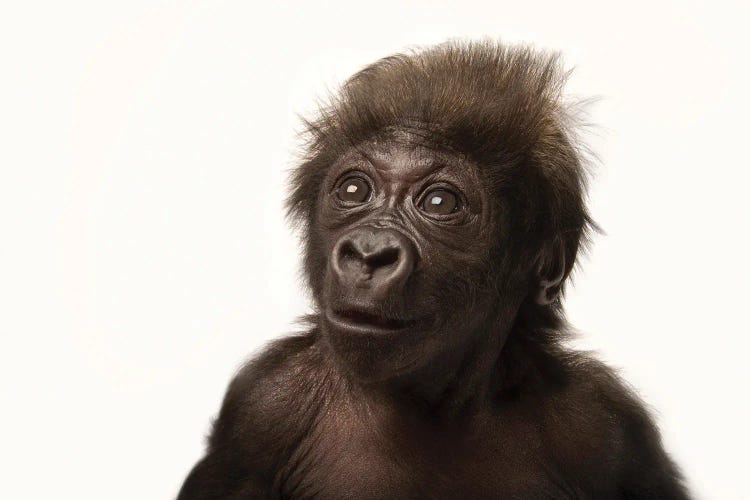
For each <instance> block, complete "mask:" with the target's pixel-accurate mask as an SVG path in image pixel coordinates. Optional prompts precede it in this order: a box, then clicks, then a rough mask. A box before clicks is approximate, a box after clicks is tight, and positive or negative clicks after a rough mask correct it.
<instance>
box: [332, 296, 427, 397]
mask: <svg viewBox="0 0 750 500" xmlns="http://www.w3.org/2000/svg"><path fill="white" fill-rule="evenodd" d="M432 323H433V322H432V321H430V320H429V319H426V318H425V319H419V320H418V319H414V320H401V319H390V318H387V317H385V316H382V315H379V314H377V313H371V312H367V311H364V310H362V309H351V308H345V309H340V310H338V311H336V310H335V309H332V308H330V307H329V308H327V310H326V313H325V314H324V318H323V322H322V325H321V326H322V334H323V337H324V338H325V340H326V341H327V342H328V344H329V345H330V346H331V348H332V351H333V352H334V354H335V355H336V358H337V360H338V362H339V364H340V366H342V367H344V368H345V369H346V370H347V371H348V372H349V374H350V375H352V376H353V377H354V378H356V379H357V380H359V381H361V382H378V381H383V380H386V379H389V378H393V377H397V376H399V375H404V374H406V373H408V372H410V371H412V370H415V369H418V368H419V367H420V366H422V365H423V364H425V363H427V362H428V361H429V354H430V353H431V351H432V350H433V349H434V347H437V345H435V346H434V347H433V348H432V349H431V348H430V345H433V344H437V343H436V342H434V341H433V340H432V337H433V336H434V333H433V332H434V329H433V328H432Z"/></svg>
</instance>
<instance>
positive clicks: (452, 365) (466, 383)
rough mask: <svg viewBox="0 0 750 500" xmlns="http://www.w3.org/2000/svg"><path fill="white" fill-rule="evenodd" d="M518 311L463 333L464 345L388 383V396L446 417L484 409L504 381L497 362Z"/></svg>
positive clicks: (386, 389)
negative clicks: (500, 375)
mask: <svg viewBox="0 0 750 500" xmlns="http://www.w3.org/2000/svg"><path fill="white" fill-rule="evenodd" d="M515 316H516V314H515V311H514V312H512V313H509V314H508V313H506V314H498V315H497V316H495V317H494V318H492V319H491V320H488V321H485V322H483V323H482V324H480V325H477V326H476V327H475V328H474V329H473V330H472V331H469V332H464V335H463V336H462V338H463V342H462V343H461V344H459V345H458V346H453V347H452V348H449V349H446V350H445V351H444V352H442V353H441V354H440V355H438V356H437V357H435V358H433V359H432V360H430V362H428V363H427V364H425V365H424V366H423V367H421V368H419V369H417V370H415V371H413V372H410V373H408V374H405V375H400V376H398V377H396V378H394V379H391V380H389V381H388V382H387V383H386V384H384V386H383V387H382V389H384V392H385V394H387V395H389V396H390V397H393V398H395V399H398V400H399V401H401V402H403V403H405V404H407V405H414V406H416V407H417V408H421V409H423V410H424V411H426V412H429V413H430V414H431V415H438V416H444V417H451V416H457V415H459V414H466V413H471V412H472V411H474V410H477V409H479V408H481V407H482V405H483V403H484V402H486V401H488V398H489V397H490V396H491V395H492V394H493V393H494V392H495V390H496V389H497V388H498V385H499V384H502V382H503V381H502V380H499V376H498V370H497V365H498V360H499V359H500V357H501V353H502V351H503V348H504V346H505V344H506V340H507V339H508V337H509V335H510V334H511V330H512V329H513V328H514V321H515Z"/></svg>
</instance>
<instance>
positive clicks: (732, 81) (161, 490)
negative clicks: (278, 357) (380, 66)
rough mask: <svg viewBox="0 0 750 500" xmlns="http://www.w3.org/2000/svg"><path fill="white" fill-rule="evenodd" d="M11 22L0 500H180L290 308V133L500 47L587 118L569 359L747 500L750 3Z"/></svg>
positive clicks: (178, 9)
mask: <svg viewBox="0 0 750 500" xmlns="http://www.w3.org/2000/svg"><path fill="white" fill-rule="evenodd" d="M15 3H16V5H18V6H20V5H22V7H13V8H9V7H7V6H6V7H3V8H2V11H0V63H1V64H2V66H1V68H2V76H1V78H0V408H2V410H1V412H0V419H1V420H0V471H1V472H0V476H1V477H2V479H1V480H0V497H2V498H7V499H16V498H37V499H41V498H70V499H101V498H106V499H134V498H137V499H151V498H153V499H163V498H171V497H172V496H173V495H174V494H176V492H177V490H178V488H179V486H180V484H181V481H182V480H183V478H184V477H185V475H186V474H187V472H188V470H189V468H190V467H191V466H192V465H193V463H194V462H195V461H196V460H197V459H198V458H199V456H200V455H201V453H202V446H203V437H204V435H205V433H206V432H207V431H208V428H209V420H210V418H211V417H212V416H213V415H214V414H215V413H216V411H217V410H218V407H219V404H220V400H221V398H222V396H223V392H224V389H225V387H226V384H227V382H228V380H229V379H230V377H231V375H232V373H233V372H234V370H235V369H236V368H237V367H238V366H239V364H240V363H241V362H242V360H243V359H245V358H246V357H247V356H248V355H249V354H250V353H252V352H254V351H257V349H259V348H260V347H261V346H262V345H263V343H264V342H266V341H267V340H269V339H271V338H274V337H277V336H280V335H282V334H284V333H287V332H291V331H293V330H294V329H295V326H294V324H293V320H294V318H295V317H296V316H298V315H299V314H301V313H303V312H305V311H306V310H307V298H306V296H305V294H304V292H303V291H302V290H301V285H300V279H299V271H298V270H299V268H298V244H297V241H296V240H295V238H294V237H293V236H292V234H291V233H290V231H289V230H288V228H287V226H286V225H285V222H284V218H283V208H282V200H283V198H284V196H285V176H286V173H287V172H288V169H289V168H290V167H291V166H292V165H293V164H294V158H295V154H296V153H298V147H299V142H298V141H297V139H296V137H295V133H296V132H298V131H299V130H300V122H299V120H298V116H297V114H298V113H301V114H303V115H306V116H309V114H310V112H312V111H313V110H314V109H315V102H316V98H318V97H323V96H325V95H326V92H327V91H328V90H333V89H335V88H336V87H337V85H338V84H340V83H341V81H342V80H343V79H344V78H346V77H347V76H348V75H349V74H351V73H352V72H353V71H355V70H357V69H358V68H360V67H362V66H363V65H364V64H367V63H369V62H372V61H373V60H375V59H377V58H379V57H382V56H385V55H388V54H390V53H392V52H394V51H398V50H402V49H404V48H407V47H409V46H414V45H419V44H431V43H437V42H440V41H443V40H445V39H447V38H449V37H481V36H490V37H502V38H503V39H504V40H506V41H509V42H512V41H526V42H531V43H533V44H535V45H537V46H539V47H541V48H546V49H555V50H559V51H561V52H562V53H563V54H564V57H565V61H566V63H567V66H568V67H575V71H574V73H573V77H572V79H571V81H570V84H569V86H568V89H569V94H570V95H571V96H572V97H574V98H585V97H591V96H595V97H599V100H598V103H596V104H595V105H593V106H591V107H590V108H589V109H590V121H591V122H593V123H595V124H596V125H597V127H596V128H594V129H593V130H589V131H587V132H586V134H585V138H586V140H587V142H588V144H589V145H590V146H591V147H592V148H593V149H594V151H595V152H596V153H597V154H598V156H599V166H598V168H597V169H596V176H595V179H594V181H593V183H592V190H591V207H592V211H593V214H594V215H595V217H596V219H597V220H598V222H599V223H600V224H601V225H602V226H603V228H604V229H605V230H606V232H607V234H606V235H602V236H599V237H597V238H596V239H595V242H594V243H595V244H594V246H593V249H592V252H591V253H590V255H589V257H587V258H586V259H584V260H583V261H582V265H583V267H582V271H581V272H579V273H578V274H577V276H576V281H575V286H574V287H573V288H572V289H571V293H570V294H569V300H568V312H569V317H570V319H571V321H572V323H573V324H574V325H575V326H576V327H577V328H578V329H579V330H580V332H581V336H580V338H579V340H578V341H577V342H576V343H577V344H578V345H580V346H581V347H584V348H587V349H594V350H597V351H598V352H599V353H600V355H601V357H602V358H604V359H605V360H606V361H607V362H609V363H610V364H611V365H613V366H615V367H617V368H619V369H620V372H621V373H622V374H623V375H624V376H625V377H626V378H627V380H629V381H630V382H631V383H632V384H633V385H634V386H635V387H636V388H637V389H638V390H639V392H640V393H641V394H642V395H643V397H644V398H645V399H646V400H647V401H648V402H649V403H650V405H651V406H653V408H654V409H655V411H656V416H657V418H658V422H659V424H660V426H661V428H662V431H663V436H664V440H665V445H666V447H667V449H668V450H669V451H670V452H671V453H672V454H673V456H674V457H675V459H676V460H677V461H678V462H679V463H680V464H681V466H682V468H683V469H684V472H685V474H686V476H687V477H688V479H689V483H690V486H691V488H692V490H693V491H694V492H695V494H696V496H697V497H698V498H714V499H740V498H750V486H748V484H750V483H748V479H747V465H748V458H747V456H748V447H749V446H750V443H748V431H747V430H746V429H747V426H748V420H750V412H748V404H747V392H748V385H749V384H748V382H750V380H749V379H750V377H749V374H750V370H749V369H748V356H749V354H748V348H749V347H750V342H749V341H748V334H749V333H750V332H749V331H748V322H747V319H746V318H747V313H746V311H745V309H746V304H747V300H748V295H749V293H748V286H749V285H748V283H749V280H748V278H750V276H749V273H748V264H747V259H748V255H750V248H749V245H748V241H747V233H748V222H747V218H748V215H749V212H750V210H748V201H747V192H748V185H747V184H748V181H750V177H749V176H748V166H749V165H748V163H749V162H748V160H747V154H748V153H747V151H748V148H747V142H748V120H750V109H749V106H748V101H749V99H748V93H747V89H748V88H749V87H750V78H749V72H748V51H747V49H748V48H749V47H748V44H749V41H750V40H749V39H748V35H747V29H748V28H747V26H748V21H750V16H749V15H748V14H750V10H748V6H747V5H748V4H747V2H737V3H730V2H711V3H708V2H707V3H705V4H701V3H699V2H676V1H675V2H650V1H646V2H617V3H614V2H613V3H608V2H601V1H590V2H580V1H578V2H576V1H568V2H559V1H549V2H533V1H532V2H529V1H524V2H520V1H516V2H502V1H496V0H495V1H487V2H476V1H467V0H462V1H461V2H454V3H451V2H438V1H411V2H392V1H379V2H369V3H368V4H361V5H360V6H357V5H356V3H355V2H322V1H318V2H299V3H297V4H293V5H292V4H287V5H277V6H270V5H254V4H253V2H249V1H221V2H187V1H184V2H157V1H128V2H101V1H98V2H97V1H92V2H49V3H46V4H44V3H36V2H15ZM267 3H270V2H262V4H267ZM258 4H261V2H258ZM19 9H20V10H19Z"/></svg>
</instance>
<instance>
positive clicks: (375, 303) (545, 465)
mask: <svg viewBox="0 0 750 500" xmlns="http://www.w3.org/2000/svg"><path fill="white" fill-rule="evenodd" d="M563 80H564V73H563V72H562V70H561V68H560V65H559V63H558V61H557V59H556V58H555V57H554V56H549V55H545V54H542V53H539V52H535V51H533V50H530V49H528V48H524V47H508V46H504V45H500V44H496V43H491V42H483V43H448V44H444V45H440V46H437V47H433V48H430V49H427V50H423V51H417V52H413V53H409V54H405V55H396V56H392V57H388V58H385V59H383V60H380V61H378V62H376V63H374V64H373V65H371V66H369V67H367V68H365V69H363V70H362V71H360V72H359V73H357V74H355V75H354V76H353V77H352V78H351V79H349V80H348V81H347V82H346V83H345V84H344V86H343V88H342V89H341V91H340V93H339V95H338V96H336V97H334V98H332V100H331V102H330V103H329V105H328V106H326V107H324V108H323V109H321V111H320V113H319V116H318V117H317V119H316V120H314V121H311V122H309V123H308V133H309V143H308V150H307V156H306V157H305V159H304V161H303V162H302V164H301V165H300V166H299V167H298V168H297V169H296V171H295V173H294V176H293V183H292V188H293V189H292V193H291V196H290V198H289V209H290V216H291V217H292V218H293V220H294V221H296V222H297V223H298V224H299V225H300V226H301V227H302V229H303V231H304V242H305V245H306V248H305V270H306V277H307V279H308V283H309V286H310V288H311V290H312V292H313V298H314V307H315V310H316V313H315V314H314V315H312V316H310V317H309V318H308V322H309V328H308V330H307V331H306V332H305V333H303V334H301V335H299V336H294V337H291V338H285V339H282V340H279V341H277V342H275V343H274V344H272V345H271V346H270V347H268V348H267V349H266V350H265V351H264V352H262V353H261V354H260V355H259V356H258V357H257V358H256V359H255V360H253V361H251V362H250V363H249V364H247V366H245V367H244V368H243V369H242V370H241V371H240V372H239V374H238V375H237V377H236V378H235V379H234V380H233V381H232V383H231V384H230V386H229V389H228V391H227V394H226V397H225V400H224V404H223V406H222V408H221V412H220V414H219V417H218V419H217V421H216V423H215V425H214V428H213V432H212V434H211V436H210V439H209V444H208V450H207V454H206V456H205V458H203V459H202V460H201V461H200V462H199V463H198V464H197V465H196V466H195V468H194V469H193V471H192V472H191V473H190V475H189V476H188V478H187V479H186V481H185V484H184V485H183V487H182V490H181V492H180V495H179V498H180V499H198V498H200V499H204V498H212V499H213V498H323V499H329V498H330V499H340V498H354V499H369V498H388V499H402V498H403V499H407V498H409V499H411V498H518V499H536V498H555V499H559V498H606V499H614V498H654V499H662V500H664V499H674V498H686V496H687V494H686V492H685V489H684V487H683V485H682V479H681V477H680V474H679V472H678V471H677V469H676V468H675V466H674V464H673V463H672V462H671V460H670V459H669V457H668V456H667V455H666V453H665V452H664V450H663V448H662V445H661V443H660V438H659V434H658V431H657V430H656V428H655V426H654V424H653V423H652V421H651V419H650V417H649V415H648V414H647V412H646V411H645V410H644V407H643V405H642V403H641V402H640V400H639V399H638V398H637V396H635V395H634V394H633V393H632V392H630V391H629V390H628V389H627V388H626V387H625V386H624V385H623V383H622V382H621V381H620V380H619V379H618V378H617V377H616V376H615V375H614V374H613V373H612V371H611V370H610V369H608V368H607V367H606V366H603V365H602V364H601V363H599V362H598V361H596V360H594V359H591V358H590V357H589V356H587V355H584V354H581V353H576V352H572V351H571V350H569V349H568V348H566V347H565V346H564V345H563V344H562V341H563V340H564V338H565V333H566V325H565V321H564V317H563V310H562V306H561V301H560V299H561V295H562V293H563V289H564V284H565V281H566V279H567V278H568V275H569V274H570V272H571V269H572V268H573V266H574V263H575V261H576V255H577V254H578V251H579V248H580V247H582V245H583V244H585V242H586V239H587V234H588V232H589V231H590V230H591V229H592V227H593V222H592V220H591V219H590V217H589V215H588V212H587V209H586V205H585V180H586V179H585V173H584V170H583V168H582V165H581V162H582V160H581V157H580V153H579V150H578V149H577V147H576V145H575V142H574V141H573V138H572V131H571V130H570V121H571V120H570V118H569V116H568V115H567V114H566V109H565V107H564V106H563V104H562V102H561V87H562V83H563Z"/></svg>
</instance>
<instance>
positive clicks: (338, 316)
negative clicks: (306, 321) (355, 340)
mask: <svg viewBox="0 0 750 500" xmlns="http://www.w3.org/2000/svg"><path fill="white" fill-rule="evenodd" d="M332 312H333V314H328V319H329V320H330V321H332V322H333V323H335V324H337V325H339V326H349V327H354V328H365V329H368V330H388V331H393V330H403V329H406V328H409V327H411V326H414V325H415V324H416V321H415V320H402V319H395V318H387V317H385V316H381V315H378V314H373V313H371V312H368V311H363V310H361V309H343V310H337V311H332Z"/></svg>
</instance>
